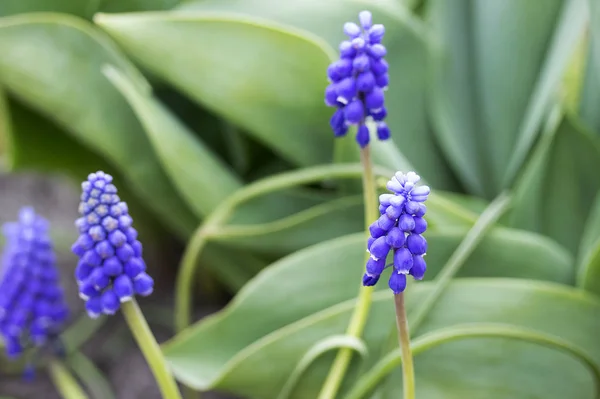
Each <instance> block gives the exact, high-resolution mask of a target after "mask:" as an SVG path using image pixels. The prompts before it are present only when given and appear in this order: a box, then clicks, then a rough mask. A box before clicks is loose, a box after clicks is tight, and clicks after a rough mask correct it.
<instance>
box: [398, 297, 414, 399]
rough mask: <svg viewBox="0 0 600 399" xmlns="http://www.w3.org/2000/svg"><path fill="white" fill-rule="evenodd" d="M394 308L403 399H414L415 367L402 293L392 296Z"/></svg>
mask: <svg viewBox="0 0 600 399" xmlns="http://www.w3.org/2000/svg"><path fill="white" fill-rule="evenodd" d="M394 305H395V307H396V325H397V327H398V343H399V344H400V351H401V352H402V386H403V387H404V399H415V367H414V365H413V357H412V351H411V349H410V332H409V330H408V318H407V317H406V306H404V293H403V292H401V293H399V294H397V295H394Z"/></svg>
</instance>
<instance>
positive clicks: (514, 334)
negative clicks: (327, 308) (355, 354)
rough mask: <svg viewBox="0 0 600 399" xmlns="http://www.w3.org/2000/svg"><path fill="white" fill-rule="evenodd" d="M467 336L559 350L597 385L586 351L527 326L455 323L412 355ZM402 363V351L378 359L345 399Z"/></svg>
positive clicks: (364, 392)
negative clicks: (584, 369)
mask: <svg viewBox="0 0 600 399" xmlns="http://www.w3.org/2000/svg"><path fill="white" fill-rule="evenodd" d="M468 338H510V339H516V340H520V341H525V342H531V343H535V344H539V345H543V346H546V347H549V348H552V349H558V350H562V351H564V352H567V353H569V354H571V355H573V356H575V357H576V358H578V359H579V360H580V361H581V362H582V363H583V364H585V365H586V366H587V367H588V369H589V370H590V371H591V373H592V374H593V376H594V380H595V382H596V389H598V388H600V368H599V366H598V365H597V364H596V362H595V361H594V359H592V358H591V357H590V356H589V355H588V354H587V353H586V351H585V350H583V349H582V348H579V347H577V346H575V345H573V344H572V343H571V342H569V341H566V340H563V339H561V338H558V337H555V336H552V335H548V334H544V333H541V332H538V331H534V330H531V329H527V328H522V327H518V326H512V325H507V324H494V323H472V324H462V325H460V324H459V325H455V326H451V327H446V328H442V329H439V330H435V331H432V332H430V333H428V334H425V335H423V336H421V337H418V338H416V339H415V340H413V343H412V350H413V353H414V354H415V355H418V354H420V353H423V352H425V351H427V350H429V349H432V348H435V347H437V346H439V345H442V344H444V343H447V342H452V341H458V340H461V339H468ZM401 363H402V353H401V351H400V349H397V350H395V351H393V352H391V353H389V354H388V355H387V356H385V357H384V358H382V359H381V360H379V362H377V363H376V364H375V365H374V366H373V368H371V370H369V371H368V372H367V373H365V374H363V375H362V376H361V377H360V379H359V380H358V381H357V382H356V385H354V387H352V389H351V390H350V392H349V393H348V395H346V397H345V398H344V399H362V398H365V397H368V395H369V394H370V393H371V392H373V391H374V390H375V389H376V388H377V387H378V386H379V384H380V383H381V382H382V381H383V379H384V378H385V377H386V376H387V375H389V374H390V373H391V372H392V371H393V370H394V369H395V368H396V367H398V366H399V365H400V364H401Z"/></svg>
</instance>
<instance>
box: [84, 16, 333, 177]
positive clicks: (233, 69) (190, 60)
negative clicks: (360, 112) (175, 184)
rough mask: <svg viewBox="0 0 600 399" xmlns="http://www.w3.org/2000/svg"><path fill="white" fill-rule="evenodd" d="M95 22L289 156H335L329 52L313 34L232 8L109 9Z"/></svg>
mask: <svg viewBox="0 0 600 399" xmlns="http://www.w3.org/2000/svg"><path fill="white" fill-rule="evenodd" d="M95 21H96V23H97V24H99V25H100V26H101V27H102V28H103V29H105V30H106V31H107V32H108V33H109V34H110V35H111V36H112V37H113V38H114V39H115V40H116V41H117V42H118V43H119V44H120V45H121V46H122V47H123V48H124V49H125V51H126V52H127V53H128V54H130V55H131V56H132V58H133V59H135V60H136V61H137V62H139V63H140V64H141V65H142V66H144V67H145V68H147V69H148V70H150V71H151V72H152V73H154V74H156V75H157V76H159V77H160V78H161V79H164V80H165V81H167V82H169V83H171V84H173V85H174V86H175V87H177V88H178V89H179V90H181V91H182V92H184V93H186V94H187V95H188V96H190V97H191V98H193V99H195V100H196V101H198V102H200V103H201V104H203V105H205V106H206V107H207V108H209V109H211V110H213V111H214V112H216V113H218V114H220V115H221V116H223V117H225V118H227V119H228V120H230V121H231V122H233V123H234V124H236V125H238V126H240V127H242V128H244V129H245V130H247V131H248V132H249V133H251V134H253V135H254V136H255V137H256V138H257V139H258V140H260V141H262V142H263V143H265V144H266V145H268V146H269V147H271V148H273V149H274V150H275V151H276V152H278V153H279V154H281V155H283V156H284V157H285V158H286V159H289V160H291V161H293V162H295V163H297V164H301V165H308V164H313V163H319V162H325V161H328V160H329V159H330V158H331V152H332V142H333V137H332V135H331V133H330V132H329V131H328V130H329V125H328V123H327V120H328V116H327V115H328V111H327V109H326V108H325V107H324V106H323V98H322V97H323V90H324V87H325V86H326V84H327V79H326V76H325V74H324V72H323V71H325V68H326V67H327V64H328V60H329V55H328V54H327V52H326V47H324V45H323V44H321V42H320V41H318V39H317V38H313V37H312V36H311V35H310V34H309V33H308V32H306V33H305V32H301V31H298V30H295V29H291V28H286V27H285V26H279V25H277V24H274V23H271V22H268V21H264V20H260V19H257V18H250V17H245V16H241V15H235V14H226V13H195V14H194V15H184V14H182V13H175V12H153V13H139V14H123V15H105V14H102V15H97V16H96V18H95ZM199 40H200V41H199ZM149 42H151V43H152V46H148V45H147V44H148V43H149ZM194 48H198V49H199V51H190V49H194ZM257 54H262V55H264V56H259V57H257Z"/></svg>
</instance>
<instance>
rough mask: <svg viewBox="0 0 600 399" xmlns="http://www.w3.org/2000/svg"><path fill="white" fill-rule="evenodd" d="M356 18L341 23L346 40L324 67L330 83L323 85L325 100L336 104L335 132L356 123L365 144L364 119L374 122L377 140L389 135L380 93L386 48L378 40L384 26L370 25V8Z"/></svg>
mask: <svg viewBox="0 0 600 399" xmlns="http://www.w3.org/2000/svg"><path fill="white" fill-rule="evenodd" d="M358 19H359V21H360V26H358V25H357V24H355V23H354V22H347V23H346V24H345V25H344V33H345V34H346V35H347V36H348V39H349V40H345V41H343V42H342V43H341V44H340V48H339V49H340V59H339V60H337V61H335V62H334V63H332V64H331V65H330V66H329V68H328V69H327V76H328V78H329V81H330V84H329V86H327V88H326V89H325V104H327V105H328V106H330V107H336V108H337V110H336V111H335V113H334V114H333V116H332V117H331V120H330V125H331V128H332V129H333V133H334V135H335V136H336V137H341V136H345V135H346V133H347V132H348V128H349V126H351V125H356V126H358V128H357V132H356V141H357V142H358V144H359V145H360V147H361V148H365V147H366V146H367V145H368V144H369V140H370V135H369V129H368V128H367V125H366V121H367V119H372V120H374V121H375V122H376V126H377V136H378V138H379V139H380V140H387V139H389V138H390V129H389V128H388V126H387V124H386V123H385V122H384V119H385V117H386V115H387V110H386V108H385V105H384V94H383V92H384V91H385V90H386V89H387V86H388V81H389V76H388V64H387V62H386V60H385V59H384V57H385V55H386V53H387V50H386V48H385V47H384V46H383V45H382V44H381V40H382V39H383V35H384V33H385V28H384V27H383V25H380V24H375V25H373V23H372V16H371V13H370V12H369V11H361V12H360V13H359V14H358Z"/></svg>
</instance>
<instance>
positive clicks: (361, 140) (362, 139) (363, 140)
mask: <svg viewBox="0 0 600 399" xmlns="http://www.w3.org/2000/svg"><path fill="white" fill-rule="evenodd" d="M369 140H370V135H369V128H368V127H367V126H365V125H360V126H359V127H358V130H357V131H356V142H357V143H358V145H360V148H365V147H366V146H367V145H368V144H369Z"/></svg>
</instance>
